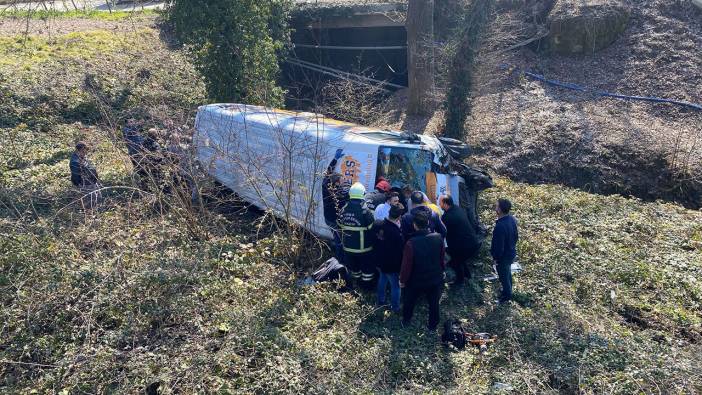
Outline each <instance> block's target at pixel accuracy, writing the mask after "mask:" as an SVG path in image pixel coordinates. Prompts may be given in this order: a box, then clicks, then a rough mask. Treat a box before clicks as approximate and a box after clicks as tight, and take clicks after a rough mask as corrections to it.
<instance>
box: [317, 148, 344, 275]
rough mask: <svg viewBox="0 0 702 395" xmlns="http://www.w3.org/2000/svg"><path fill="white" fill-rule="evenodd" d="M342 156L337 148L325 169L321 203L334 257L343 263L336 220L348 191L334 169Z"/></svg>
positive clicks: (342, 153) (342, 251)
mask: <svg viewBox="0 0 702 395" xmlns="http://www.w3.org/2000/svg"><path fill="white" fill-rule="evenodd" d="M342 156H344V152H343V151H342V150H341V149H337V150H336V153H335V154H334V159H332V161H331V162H330V163H329V166H327V171H326V172H325V173H324V179H322V204H323V206H324V222H326V224H327V226H328V227H329V228H330V229H331V231H332V235H333V236H334V254H335V255H336V259H337V260H338V261H339V262H341V263H344V250H343V248H342V245H341V235H340V233H339V232H340V231H339V225H338V224H337V222H336V220H337V217H338V215H339V212H341V209H342V208H343V207H344V206H345V205H346V202H348V200H349V191H348V188H347V187H344V185H343V184H342V183H341V174H339V173H338V172H337V171H336V164H337V162H338V161H339V159H340V158H341V157H342Z"/></svg>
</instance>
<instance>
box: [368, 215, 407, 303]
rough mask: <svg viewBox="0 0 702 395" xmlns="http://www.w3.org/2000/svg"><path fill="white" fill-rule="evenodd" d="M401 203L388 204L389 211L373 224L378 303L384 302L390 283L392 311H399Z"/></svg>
mask: <svg viewBox="0 0 702 395" xmlns="http://www.w3.org/2000/svg"><path fill="white" fill-rule="evenodd" d="M401 216H402V205H401V204H400V203H395V204H393V205H391V206H390V212H389V214H388V216H387V217H386V218H385V219H381V220H376V222H375V225H374V226H373V227H374V228H375V231H376V239H375V244H374V245H373V252H374V254H375V261H376V262H377V264H378V268H379V269H380V278H379V280H378V305H380V306H382V305H384V304H385V288H387V285H388V284H390V307H391V308H392V311H394V312H399V311H400V267H401V266H402V250H403V249H404V247H405V240H404V238H403V237H402V231H400V217H401Z"/></svg>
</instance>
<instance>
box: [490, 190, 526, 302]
mask: <svg viewBox="0 0 702 395" xmlns="http://www.w3.org/2000/svg"><path fill="white" fill-rule="evenodd" d="M511 210H512V202H510V201H509V200H507V199H499V200H498V201H497V203H496V204H495V212H496V213H497V222H495V229H494V230H493V231H492V244H491V246H490V253H491V254H492V259H493V261H494V263H495V267H496V269H497V275H498V276H499V278H500V284H502V294H501V295H500V298H499V299H498V300H497V302H498V303H499V304H503V303H507V302H509V301H510V300H511V299H512V263H513V262H514V258H516V257H517V241H518V240H519V232H518V230H517V220H516V219H515V218H514V216H512V214H510V211H511Z"/></svg>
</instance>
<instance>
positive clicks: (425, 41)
mask: <svg viewBox="0 0 702 395" xmlns="http://www.w3.org/2000/svg"><path fill="white" fill-rule="evenodd" d="M406 28H407V68H408V71H409V102H408V103H407V114H410V115H428V114H429V113H430V112H431V110H432V107H433V103H432V101H433V100H432V96H433V92H434V0H410V1H409V4H408V9H407V23H406Z"/></svg>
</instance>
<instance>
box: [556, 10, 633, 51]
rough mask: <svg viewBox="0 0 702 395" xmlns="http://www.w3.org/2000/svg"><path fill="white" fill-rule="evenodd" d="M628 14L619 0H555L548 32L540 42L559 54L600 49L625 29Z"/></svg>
mask: <svg viewBox="0 0 702 395" xmlns="http://www.w3.org/2000/svg"><path fill="white" fill-rule="evenodd" d="M629 15H630V10H629V8H628V7H626V6H625V5H624V4H623V2H621V1H616V0H615V1H612V0H609V1H608V0H558V2H557V3H556V5H555V6H554V7H553V9H552V10H551V12H550V13H549V15H548V24H549V34H548V36H547V37H546V38H545V39H544V42H542V44H545V48H546V49H547V50H549V51H552V52H556V53H560V54H581V53H588V52H595V51H599V50H601V49H603V48H606V47H607V46H609V45H610V44H612V43H613V42H614V41H615V40H616V39H617V37H619V35H620V34H621V33H622V32H623V31H624V30H625V29H626V26H627V23H628V21H629Z"/></svg>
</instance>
